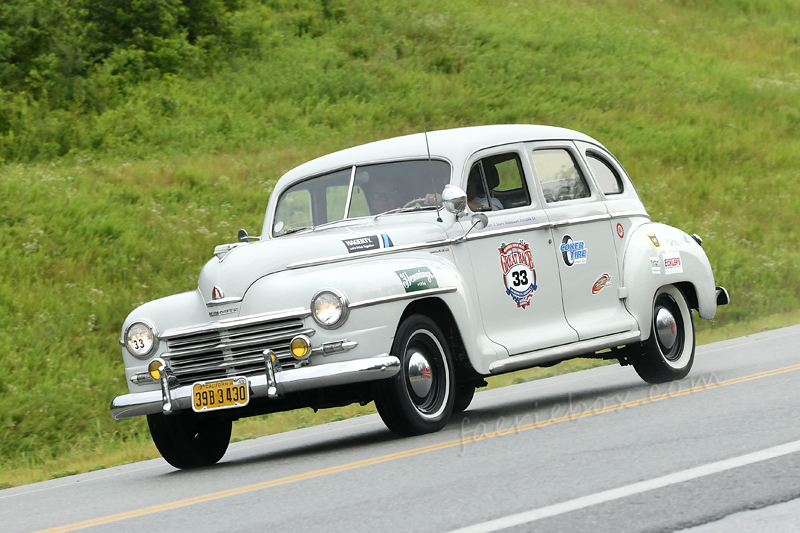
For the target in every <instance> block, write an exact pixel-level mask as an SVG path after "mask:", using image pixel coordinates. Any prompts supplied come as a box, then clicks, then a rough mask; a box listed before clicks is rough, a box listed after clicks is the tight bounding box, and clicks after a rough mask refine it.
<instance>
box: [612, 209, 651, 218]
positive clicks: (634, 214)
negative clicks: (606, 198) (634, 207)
mask: <svg viewBox="0 0 800 533" xmlns="http://www.w3.org/2000/svg"><path fill="white" fill-rule="evenodd" d="M610 215H611V218H612V219H615V218H629V217H644V218H646V219H647V220H653V219H652V218H650V215H648V214H647V213H645V212H643V211H622V212H619V213H610Z"/></svg>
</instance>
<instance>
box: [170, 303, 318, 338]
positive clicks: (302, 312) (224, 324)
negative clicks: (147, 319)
mask: <svg viewBox="0 0 800 533" xmlns="http://www.w3.org/2000/svg"><path fill="white" fill-rule="evenodd" d="M307 316H311V311H310V310H308V309H304V308H302V307H297V308H295V309H287V310H285V311H278V312H276V313H263V314H260V315H251V316H247V317H244V318H225V319H222V320H218V321H215V322H209V323H208V324H202V325H197V326H188V327H185V328H173V329H168V330H166V331H164V333H162V334H161V335H159V337H158V338H159V339H170V338H172V337H176V336H182V335H191V334H193V333H202V332H204V331H216V330H219V329H227V328H232V327H239V326H248V325H250V324H259V323H261V322H267V321H272V320H282V319H286V318H306V317H307Z"/></svg>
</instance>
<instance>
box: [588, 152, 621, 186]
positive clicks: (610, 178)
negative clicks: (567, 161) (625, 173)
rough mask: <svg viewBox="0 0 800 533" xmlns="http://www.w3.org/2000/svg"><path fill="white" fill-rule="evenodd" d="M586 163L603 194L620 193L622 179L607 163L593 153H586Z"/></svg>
mask: <svg viewBox="0 0 800 533" xmlns="http://www.w3.org/2000/svg"><path fill="white" fill-rule="evenodd" d="M586 162H587V163H588V164H589V169H590V170H591V171H592V175H594V179H595V180H596V181H597V184H598V185H599V186H600V190H601V191H603V194H619V193H621V192H622V179H620V177H619V174H618V173H617V171H616V170H615V169H614V167H613V166H611V164H610V163H608V161H606V160H605V159H603V158H602V157H600V156H599V155H597V154H596V153H594V152H586Z"/></svg>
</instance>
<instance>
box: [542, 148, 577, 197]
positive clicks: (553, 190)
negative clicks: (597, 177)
mask: <svg viewBox="0 0 800 533" xmlns="http://www.w3.org/2000/svg"><path fill="white" fill-rule="evenodd" d="M533 164H534V166H535V167H536V174H537V175H538V176H539V183H540V184H541V186H542V192H543V193H544V199H545V201H546V202H547V203H548V204H549V203H554V202H564V201H567V200H575V199H577V198H588V197H589V196H591V194H592V193H591V191H590V190H589V186H588V185H587V184H586V180H585V179H584V177H583V175H582V174H581V172H580V170H579V169H578V165H577V164H576V163H575V160H574V159H573V158H572V154H571V153H570V152H569V151H568V150H566V149H564V148H548V149H545V150H534V151H533Z"/></svg>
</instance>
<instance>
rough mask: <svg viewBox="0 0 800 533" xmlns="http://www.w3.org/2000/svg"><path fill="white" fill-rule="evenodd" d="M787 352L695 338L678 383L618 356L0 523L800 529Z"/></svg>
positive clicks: (39, 506)
mask: <svg viewBox="0 0 800 533" xmlns="http://www.w3.org/2000/svg"><path fill="white" fill-rule="evenodd" d="M798 346H800V326H798V327H792V328H786V329H781V330H775V331H771V332H766V333H761V334H757V335H752V336H749V337H742V338H740V339H735V340H731V341H725V342H722V343H716V344H711V345H706V346H703V347H700V348H698V350H697V355H696V359H695V366H694V369H693V370H692V372H691V373H690V375H689V377H688V378H686V379H684V380H682V381H680V382H676V383H672V384H667V385H661V386H650V385H647V384H645V383H644V382H642V381H641V380H640V379H639V377H638V376H637V375H636V373H635V372H634V371H633V369H632V368H630V367H620V366H616V365H615V366H606V367H601V368H596V369H592V370H586V371H582V372H578V373H574V374H568V375H564V376H559V377H556V378H550V379H546V380H540V381H534V382H530V383H524V384H520V385H514V386H511V387H506V388H503V389H496V390H492V391H486V392H480V393H478V394H477V395H476V397H475V400H474V402H473V404H472V405H471V406H470V408H469V409H468V410H467V411H466V412H465V413H463V415H460V416H458V417H456V418H455V419H454V420H453V421H452V422H451V423H450V424H449V425H448V426H447V427H446V428H445V429H444V430H443V431H441V432H439V433H436V434H433V435H426V436H422V437H416V438H411V439H398V438H395V437H393V436H392V434H390V433H389V431H388V430H387V429H386V428H385V427H384V425H383V424H382V422H381V421H380V419H379V418H378V417H377V416H368V417H362V418H358V419H353V420H346V421H342V422H336V423H333V424H328V425H325V426H318V427H313V428H306V429H302V430H297V431H293V432H290V433H284V434H281V435H274V436H271V437H264V438H260V439H254V440H250V441H244V442H239V443H236V444H233V445H231V447H230V448H229V450H228V453H227V454H226V455H225V457H224V458H223V460H222V461H221V462H220V463H219V464H218V465H216V466H215V467H211V468H206V469H201V470H197V471H178V470H175V469H173V468H172V467H170V466H169V465H167V464H166V462H164V461H163V460H161V459H158V460H153V461H146V462H143V463H138V464H133V465H126V466H123V467H117V468H111V469H107V470H103V471H98V472H92V473H89V474H81V475H78V476H73V477H69V478H62V479H57V480H53V481H47V482H43V483H37V484H33V485H27V486H23V487H16V488H13V489H6V490H3V491H0V524H1V525H0V528H1V529H2V531H4V532H6V533H8V532H16V531H25V532H28V531H38V530H43V529H48V528H57V529H54V531H75V530H82V529H90V530H91V531H93V532H95V531H98V532H99V531H142V530H147V531H191V532H193V533H200V532H205V531H259V532H261V531H273V532H275V531H281V532H283V531H285V532H292V533H295V532H299V531H347V532H354V531H370V532H372V531H381V532H382V533H389V532H393V531H442V532H444V531H452V530H458V529H462V528H465V530H466V531H498V530H508V531H542V532H548V531H554V532H555V531H559V532H561V531H591V532H605V531H608V532H627V531H636V532H639V531H675V530H679V529H683V528H692V527H695V526H700V527H697V528H696V533H711V532H715V531H767V530H769V531H781V530H782V529H781V528H785V529H783V530H785V531H800V505H798V502H800V500H796V501H792V500H795V499H796V498H798V497H800V387H799V386H798V383H800V357H799V356H800V348H798ZM782 502H787V503H782ZM751 509H760V510H757V511H753V510H751ZM701 524H705V525H701ZM765 524H769V527H766V526H765ZM748 528H751V529H748Z"/></svg>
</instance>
